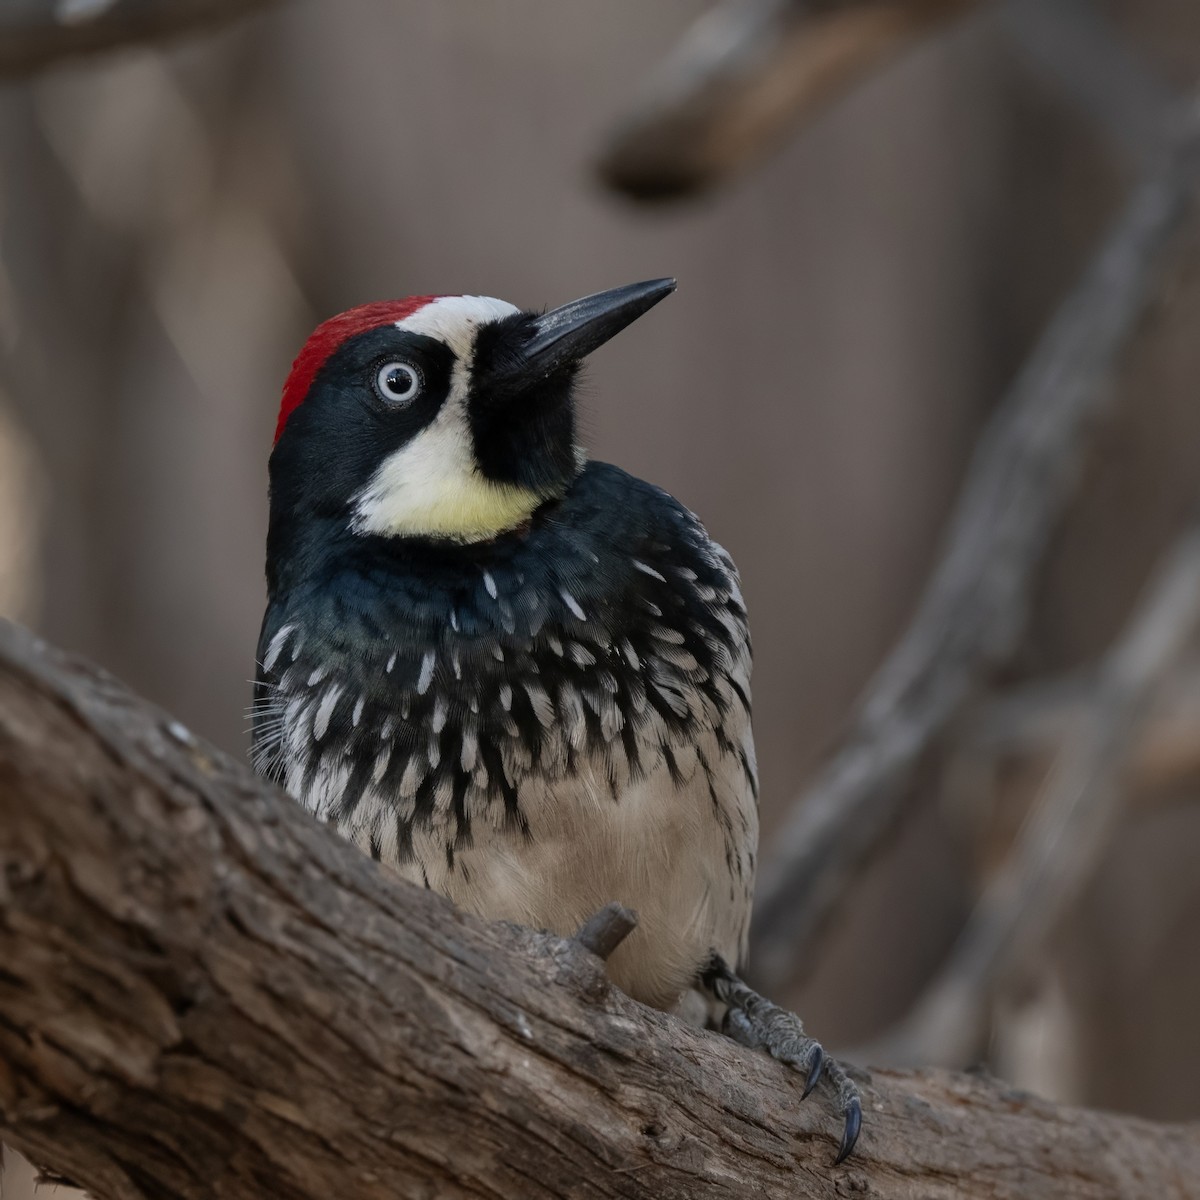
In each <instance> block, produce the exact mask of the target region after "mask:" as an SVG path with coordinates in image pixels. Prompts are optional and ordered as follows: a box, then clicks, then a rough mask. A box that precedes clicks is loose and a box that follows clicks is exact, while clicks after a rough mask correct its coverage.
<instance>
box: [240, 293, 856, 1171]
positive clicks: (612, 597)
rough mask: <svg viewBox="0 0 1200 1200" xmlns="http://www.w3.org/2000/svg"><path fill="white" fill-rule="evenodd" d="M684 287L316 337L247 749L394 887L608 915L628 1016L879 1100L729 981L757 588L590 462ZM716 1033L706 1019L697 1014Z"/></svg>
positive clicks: (372, 320) (291, 401)
mask: <svg viewBox="0 0 1200 1200" xmlns="http://www.w3.org/2000/svg"><path fill="white" fill-rule="evenodd" d="M674 288H675V282H674V280H670V279H657V280H651V281H648V282H645V283H636V284H632V285H629V286H627V287H619V288H614V289H612V290H610V291H606V292H600V293H598V294H596V295H593V296H587V297H585V298H584V299H581V300H576V301H574V302H573V303H570V304H566V305H564V306H562V307H561V308H556V309H553V310H552V311H550V312H547V313H542V314H539V313H536V312H528V311H523V310H521V309H518V308H516V307H514V306H513V305H511V304H507V303H505V302H503V301H501V300H494V299H489V298H486V297H481V296H415V297H410V298H408V299H405V300H398V301H388V302H382V303H376V304H367V305H363V306H361V307H359V308H354V309H351V310H350V311H348V312H345V313H342V314H341V315H340V316H336V317H333V318H332V319H330V320H328V321H326V322H325V323H324V324H322V325H321V326H319V327H318V328H317V330H316V331H315V332H314V333H313V334H312V336H311V337H310V338H309V339H308V341H307V343H306V344H305V346H304V347H303V349H302V350H301V351H300V354H299V357H298V358H297V359H296V361H295V364H294V366H293V368H292V372H291V374H290V376H289V378H288V380H287V383H286V385H285V387H284V390H283V399H282V403H281V405H280V409H279V419H278V424H277V426H276V430H275V446H274V450H273V452H272V454H271V460H270V527H269V532H268V535H267V563H266V573H267V587H268V605H267V610H266V615H265V617H264V619H263V626H262V633H261V635H260V638H259V644H258V668H259V669H258V675H257V682H256V688H255V704H254V723H253V748H252V754H253V759H254V763H255V766H256V768H257V769H258V771H259V772H260V773H262V774H263V775H266V776H268V777H270V778H272V779H276V780H279V781H280V782H281V783H282V784H283V786H284V787H285V788H286V789H287V790H288V791H289V792H290V793H291V794H292V795H293V796H294V797H295V798H296V799H297V800H298V801H299V802H300V803H301V804H302V805H303V806H304V807H305V808H306V809H308V810H309V811H310V812H312V813H313V814H315V815H316V816H317V817H319V818H321V819H323V820H325V821H327V822H329V823H330V824H332V825H333V826H334V827H335V828H336V829H337V830H338V831H339V832H340V833H342V834H343V835H344V836H345V837H347V838H348V839H350V840H351V841H353V842H354V843H355V844H356V845H358V846H359V847H361V848H362V849H363V850H364V851H365V852H367V853H369V854H370V855H371V856H372V857H373V858H375V859H377V860H380V861H381V862H382V863H384V864H385V865H386V866H388V867H389V868H391V869H392V870H394V871H395V872H397V873H398V874H400V875H402V876H403V877H405V878H406V879H409V880H411V881H413V882H415V883H418V884H424V885H425V886H426V887H429V888H433V889H434V890H436V891H438V892H441V893H443V894H444V895H446V896H448V897H450V898H451V899H452V900H454V901H455V902H456V903H457V904H459V905H461V906H462V907H464V908H467V909H470V910H472V911H473V912H476V913H479V914H481V915H483V916H486V917H489V918H493V919H506V920H511V921H517V922H521V923H523V924H525V925H530V926H533V927H535V928H545V929H550V930H553V931H555V932H557V933H560V934H564V935H569V934H571V933H573V932H574V931H575V930H577V929H578V928H579V927H580V925H581V924H583V922H584V921H585V920H586V919H587V918H588V917H589V916H591V915H592V914H593V913H595V912H596V911H597V910H599V909H600V908H602V907H603V906H604V905H605V904H607V903H609V902H610V901H614V900H616V901H619V902H620V903H622V904H624V905H626V906H628V907H629V908H632V909H634V910H635V911H636V912H637V914H638V917H639V922H638V926H637V928H636V930H635V931H634V932H633V933H632V934H631V935H630V937H629V938H627V939H626V941H625V942H624V943H623V944H622V945H620V946H619V947H618V948H617V950H616V951H615V953H614V954H613V955H612V957H611V958H610V960H609V962H608V970H609V974H610V976H611V978H612V980H613V981H614V983H616V984H617V985H618V986H620V987H621V988H623V989H624V990H625V991H626V992H628V993H629V995H631V996H633V997H634V998H636V999H638V1000H641V1001H643V1002H645V1003H647V1004H650V1005H654V1006H655V1007H658V1008H662V1009H676V1010H677V1011H681V1012H685V1013H689V1012H690V1013H691V1015H693V1016H694V1015H695V1014H696V1011H697V1005H696V1004H695V1003H694V1002H695V1001H696V1000H698V999H702V1000H703V1001H704V1003H705V1004H708V1005H710V1009H709V1011H713V1010H715V1009H718V1008H719V1009H722V1010H724V1011H725V1016H724V1022H725V1028H726V1029H727V1030H728V1031H729V1032H730V1033H731V1034H732V1035H733V1036H735V1037H738V1038H739V1040H741V1041H743V1042H745V1043H746V1044H749V1045H752V1046H761V1047H763V1048H765V1049H767V1050H769V1051H770V1052H771V1053H773V1054H775V1055H776V1056H777V1057H779V1058H781V1059H783V1060H784V1061H786V1062H788V1063H790V1064H791V1065H793V1066H795V1067H797V1068H798V1069H800V1070H802V1071H804V1072H806V1076H807V1088H806V1091H805V1094H806V1095H807V1094H808V1091H809V1090H811V1089H812V1087H813V1086H815V1084H816V1083H817V1082H818V1080H819V1079H822V1078H823V1079H824V1080H825V1081H826V1083H827V1085H829V1086H832V1087H833V1088H834V1090H835V1092H836V1094H837V1096H838V1099H839V1102H840V1105H841V1109H842V1111H843V1113H844V1115H845V1119H846V1125H845V1133H844V1136H843V1139H842V1145H841V1154H840V1156H839V1161H840V1159H841V1158H842V1157H845V1155H846V1154H848V1153H849V1152H850V1150H851V1149H852V1147H853V1145H854V1141H855V1138H856V1137H857V1133H858V1128H859V1123H860V1119H861V1107H860V1102H859V1098H858V1094H857V1091H856V1090H855V1088H854V1085H853V1083H852V1082H850V1080H849V1078H848V1077H847V1076H846V1074H845V1072H844V1070H843V1069H842V1068H841V1066H840V1065H839V1064H837V1063H836V1062H834V1061H833V1060H831V1059H827V1058H826V1057H825V1055H824V1053H823V1052H822V1050H821V1047H820V1046H819V1045H818V1044H817V1043H816V1042H815V1041H813V1040H812V1039H810V1038H808V1037H806V1036H805V1035H804V1032H803V1028H802V1027H801V1025H800V1022H799V1020H798V1018H796V1017H795V1016H793V1015H792V1014H789V1013H785V1012H783V1010H781V1009H778V1008H776V1007H775V1006H774V1005H772V1004H770V1003H769V1002H768V1001H765V1000H763V999H762V998H761V997H759V996H757V995H755V994H754V993H753V992H751V991H750V989H748V988H747V987H746V986H745V984H743V983H742V982H741V981H740V980H739V979H738V977H737V976H736V975H735V974H734V973H733V966H736V965H737V964H738V963H739V962H740V961H741V960H742V959H743V958H744V956H745V952H746V937H747V927H748V924H749V919H750V905H751V895H752V888H753V878H754V863H755V851H756V845H757V839H758V812H757V790H758V783H757V777H756V771H755V759H754V744H753V740H752V737H751V729H750V661H751V654H750V636H749V632H748V630H747V624H746V609H745V607H744V605H743V601H742V594H741V591H740V589H739V586H738V575H737V571H736V569H735V568H734V565H733V561H732V560H731V559H730V557H729V555H728V554H727V553H726V552H725V551H724V550H723V549H721V547H720V546H718V545H716V543H714V542H713V541H712V540H711V539H710V538H709V536H708V534H707V533H706V532H705V530H704V527H703V526H702V525H701V524H700V522H699V520H698V519H697V518H696V517H695V516H694V515H693V514H692V513H691V512H689V511H688V510H687V509H686V508H684V507H683V506H682V505H681V504H679V503H678V502H677V501H676V500H674V499H673V498H672V497H671V496H669V495H668V494H667V493H666V492H664V491H662V490H661V489H660V488H657V487H654V486H652V485H651V484H648V483H643V482H642V481H641V480H640V479H635V478H633V477H632V476H630V475H627V474H626V473H625V472H624V471H621V470H619V469H618V468H617V467H614V466H609V465H607V464H605V463H598V462H589V461H588V460H587V458H586V456H585V454H584V452H583V450H582V449H581V447H580V445H579V443H578V440H577V436H576V422H575V399H574V389H575V382H576V377H577V374H578V371H579V364H580V362H581V360H582V359H583V358H584V357H585V356H586V355H588V354H590V353H591V352H592V351H593V350H595V349H596V348H597V347H598V346H600V345H602V344H603V343H604V342H606V341H608V340H609V339H610V338H611V337H613V335H615V334H616V333H618V332H619V331H620V330H622V329H624V328H625V327H626V326H627V325H628V324H630V322H632V321H634V320H635V319H636V318H638V317H639V316H641V315H642V314H643V313H645V312H646V311H647V310H648V309H650V308H651V307H652V306H654V305H655V304H657V303H658V302H659V301H660V300H662V299H663V298H664V297H665V296H667V295H668V294H669V293H670V292H672V291H673V290H674ZM699 1011H701V1012H703V1011H704V1010H703V1009H702V1008H701V1009H700V1010H699Z"/></svg>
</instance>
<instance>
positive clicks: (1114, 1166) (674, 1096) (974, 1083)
mask: <svg viewBox="0 0 1200 1200" xmlns="http://www.w3.org/2000/svg"><path fill="white" fill-rule="evenodd" d="M593 933H594V931H593ZM600 940H601V941H603V938H601V939H600ZM593 944H596V942H595V941H593ZM801 1084H802V1081H801V1080H800V1079H799V1078H798V1077H797V1076H796V1075H794V1074H792V1073H789V1072H788V1071H787V1070H785V1069H784V1068H783V1067H781V1066H779V1065H778V1064H776V1063H774V1062H772V1061H770V1060H768V1059H766V1058H765V1057H762V1056H760V1055H756V1054H754V1053H751V1052H748V1051H746V1050H743V1049H741V1048H740V1047H738V1046H736V1045H734V1044H732V1043H731V1042H729V1041H727V1040H725V1039H723V1038H721V1037H718V1036H716V1035H713V1034H707V1033H703V1032H699V1031H696V1030H692V1029H689V1028H687V1027H685V1026H684V1025H682V1024H681V1023H679V1022H678V1021H676V1020H674V1019H673V1018H671V1017H668V1016H666V1015H664V1014H662V1013H657V1012H653V1011H651V1010H649V1009H646V1008H643V1007H641V1006H640V1005H638V1004H636V1003H634V1002H633V1001H631V1000H629V999H628V998H626V997H625V996H623V995H622V994H621V993H619V992H617V991H616V990H615V989H613V988H611V987H610V986H609V985H608V984H607V983H606V981H605V979H604V975H603V970H602V965H601V963H600V960H599V959H597V958H595V957H594V956H593V955H592V954H591V952H590V951H588V950H587V949H585V948H584V947H583V945H582V944H580V943H579V942H572V941H569V940H564V939H561V938H556V937H552V936H549V935H545V934H538V933H534V932H532V931H529V930H525V929H520V928H516V927H511V926H504V925H493V924H488V923H485V922H482V921H479V920H476V919H474V918H471V917H469V916H467V915H465V914H463V913H461V912H458V911H456V910H455V909H454V908H453V907H452V906H451V905H450V904H448V903H447V902H446V901H444V900H442V899H441V898H439V897H438V896H435V895H433V894H432V893H429V892H424V891H421V890H418V889H416V888H413V887H410V886H408V885H406V884H404V883H402V882H399V881H397V880H394V879H391V878H389V877H388V876H387V875H386V874H385V873H384V872H383V871H381V870H380V869H378V868H377V867H376V866H375V864H373V863H371V862H369V861H368V860H367V859H365V858H364V857H362V856H361V855H359V854H358V853H357V852H356V851H355V850H354V849H353V848H352V847H350V846H348V845H346V844H344V843H342V842H340V841H339V840H338V839H337V838H336V837H335V836H334V835H333V834H332V833H330V832H329V831H327V830H325V829H322V828H321V827H320V826H318V825H317V824H315V823H314V822H313V821H311V820H310V819H309V818H308V817H307V816H306V815H305V814H303V813H302V812H300V811H299V809H298V808H297V807H296V806H294V805H293V804H291V802H290V801H289V800H288V799H287V798H286V797H285V796H284V795H283V794H282V793H281V792H279V791H277V790H275V789H273V788H270V787H266V786H264V785H262V784H261V783H260V782H259V781H257V780H256V779H255V778H254V777H253V776H252V775H251V774H250V772H249V771H248V770H247V769H246V768H245V767H244V766H242V765H241V764H239V763H237V762H234V761H232V760H230V759H228V758H226V757H224V756H223V755H221V754H220V753H218V752H217V751H215V750H213V749H212V748H211V747H209V746H207V745H205V744H204V743H203V742H201V741H200V740H199V739H197V738H195V737H194V736H193V735H191V734H190V733H189V732H188V731H187V730H186V729H184V728H182V727H181V726H180V725H178V724H177V723H175V722H173V721H171V720H170V718H169V717H167V716H165V715H164V714H162V713H160V712H158V711H156V710H154V709H153V708H151V707H150V706H148V705H146V704H145V703H144V702H142V701H140V700H138V699H137V698H135V697H133V696H132V695H131V694H130V693H128V692H127V691H126V690H125V689H124V688H123V687H121V686H120V685H119V684H118V683H116V682H115V681H114V680H112V679H111V678H109V677H107V676H105V675H103V674H102V673H101V672H99V671H97V670H95V669H94V668H91V667H88V666H86V665H84V664H80V663H75V662H71V661H69V660H67V659H65V658H64V657H63V656H61V655H60V654H59V653H58V652H56V651H53V650H51V649H49V648H47V647H46V646H44V645H43V644H41V643H39V642H37V641H36V640H35V639H33V638H31V637H30V636H29V635H28V634H25V633H23V632H21V631H19V630H17V629H15V628H13V627H11V626H4V627H3V629H2V630H0V1136H3V1138H4V1139H6V1140H7V1141H9V1142H10V1143H11V1144H12V1145H13V1146H14V1147H16V1148H18V1149H20V1150H21V1151H23V1152H24V1153H26V1154H28V1155H29V1156H31V1157H32V1158H34V1159H35V1160H36V1161H40V1162H42V1163H44V1164H46V1165H47V1166H49V1167H51V1168H53V1169H54V1170H56V1171H60V1172H62V1173H63V1174H64V1175H66V1176H67V1177H69V1178H71V1179H72V1180H74V1181H76V1182H78V1183H80V1184H82V1185H84V1186H86V1187H87V1188H89V1189H90V1190H91V1192H92V1193H93V1194H94V1195H95V1196H96V1197H99V1198H100V1200H106V1198H109V1197H175V1198H180V1200H192V1198H200V1197H213V1196H220V1197H232V1198H241V1197H245V1198H247V1200H249V1198H251V1197H253V1198H254V1200H259V1198H260V1197H262V1196H272V1197H281V1198H284V1200H308V1198H314V1200H315V1198H316V1197H321V1198H322V1200H325V1198H326V1197H329V1196H339V1197H345V1198H347V1200H355V1198H358V1197H362V1198H368V1200H383V1198H385V1197H386V1198H387V1200H394V1198H396V1197H406V1196H440V1197H457V1196H511V1197H559V1196H625V1197H655V1198H656V1200H668V1198H672V1197H680V1198H682V1197H708V1196H728V1197H733V1196H745V1195H748V1194H756V1195H759V1196H762V1197H781V1198H782V1197H789V1198H790V1200H797V1198H800V1200H803V1197H809V1196H830V1195H848V1194H852V1193H861V1194H870V1195H873V1196H877V1197H914V1198H915V1197H918V1196H919V1197H950V1196H955V1197H1010V1196H1011V1197H1017V1196H1020V1197H1023V1198H1025V1200H1033V1198H1036V1197H1041V1196H1045V1197H1051V1196H1053V1197H1063V1196H1080V1197H1097V1198H1099V1197H1114V1196H1129V1197H1145V1196H1151V1195H1153V1196H1156V1197H1185V1196H1188V1195H1194V1194H1195V1185H1196V1180H1197V1179H1200V1129H1197V1128H1194V1127H1168V1126H1156V1125H1153V1124H1150V1123H1148V1122H1144V1121H1139V1120H1134V1119H1126V1118H1120V1117H1115V1116H1106V1115H1101V1114H1098V1113H1089V1112H1085V1111H1080V1110H1070V1109H1065V1108H1059V1107H1056V1106H1054V1105H1052V1104H1049V1103H1046V1102H1042V1101H1039V1100H1036V1099H1033V1098H1031V1097H1028V1096H1024V1095H1020V1094H1015V1093H1013V1092H1012V1091H1010V1090H1007V1089H1006V1088H1005V1087H1003V1086H1002V1085H1000V1084H998V1083H996V1082H994V1081H990V1080H986V1079H981V1078H976V1077H971V1076H962V1075H951V1074H947V1073H942V1072H925V1073H916V1074H910V1073H900V1072H887V1073H882V1072H880V1073H876V1074H875V1076H874V1078H873V1079H871V1080H870V1081H869V1082H867V1083H865V1084H864V1087H865V1093H866V1109H867V1123H866V1126H865V1130H864V1134H863V1139H862V1142H861V1143H860V1147H861V1148H860V1151H859V1153H858V1155H857V1156H856V1157H855V1159H853V1160H852V1161H851V1163H849V1164H847V1166H845V1167H843V1168H840V1169H837V1170H834V1169H833V1168H831V1166H830V1161H831V1158H832V1153H833V1147H834V1142H833V1137H832V1135H833V1134H834V1133H835V1124H836V1123H835V1121H834V1120H833V1118H832V1115H831V1114H830V1113H829V1112H828V1111H827V1110H826V1109H825V1108H823V1106H822V1105H821V1104H820V1103H819V1102H814V1101H811V1100H810V1101H809V1102H807V1103H805V1104H801V1103H800V1102H799V1096H800V1089H801Z"/></svg>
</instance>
